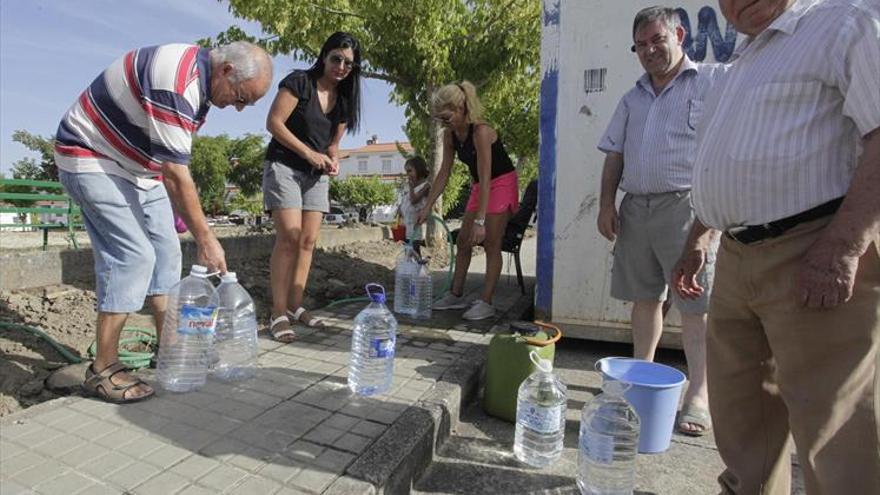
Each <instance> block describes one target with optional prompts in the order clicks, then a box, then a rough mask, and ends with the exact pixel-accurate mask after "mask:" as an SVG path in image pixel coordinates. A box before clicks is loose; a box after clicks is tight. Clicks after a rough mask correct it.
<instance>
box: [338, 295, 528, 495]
mask: <svg viewBox="0 0 880 495" xmlns="http://www.w3.org/2000/svg"><path fill="white" fill-rule="evenodd" d="M530 303H531V296H530V295H528V296H521V297H520V299H519V300H518V301H517V303H516V304H514V305H513V306H512V307H511V310H509V311H508V312H507V313H506V314H505V315H503V316H502V318H500V319H499V320H498V322H497V323H496V324H495V325H494V326H493V327H492V329H491V330H490V331H489V333H495V332H498V331H500V330H501V329H503V328H505V327H506V324H507V323H509V322H510V321H513V320H517V319H519V317H520V314H521V310H522V308H525V307H528V306H529V305H530ZM486 359H487V353H486V349H485V348H484V346H478V345H475V346H473V347H471V348H470V349H467V350H466V351H465V352H463V353H462V354H461V356H460V357H459V358H458V359H457V360H456V361H455V363H453V365H452V366H450V368H449V369H448V370H447V372H446V373H444V374H443V375H441V376H440V378H439V379H438V381H437V383H436V384H435V385H434V386H433V387H432V388H431V389H430V390H429V391H427V392H426V393H425V395H424V396H423V397H422V399H420V400H419V401H418V402H416V403H415V404H414V405H412V406H410V407H409V408H408V409H407V410H406V411H405V412H404V413H403V415H401V417H400V418H398V419H397V421H395V422H394V423H393V424H392V425H391V426H390V427H389V428H388V430H386V431H385V433H384V434H383V435H382V436H380V437H379V438H378V439H377V440H376V441H375V442H373V444H372V445H370V446H369V447H368V448H367V450H365V451H364V452H363V453H362V454H361V455H360V456H359V457H358V458H357V460H355V462H354V463H352V465H350V466H349V467H348V468H347V469H346V471H345V474H344V475H343V476H342V477H340V478H338V479H337V480H336V481H335V482H334V483H333V484H332V485H331V486H330V487H329V488H328V489H327V490H325V491H324V492H323V493H324V494H333V495H337V494H340V495H341V494H351V493H364V494H379V493H382V494H394V495H396V494H408V493H410V491H411V489H412V486H413V485H414V484H415V483H416V481H418V479H419V478H420V477H421V476H422V475H423V474H424V472H425V470H426V469H427V468H428V466H429V465H430V464H431V462H432V461H433V459H434V455H435V453H436V452H437V451H438V450H439V449H440V447H442V445H443V443H444V442H445V441H446V440H447V439H448V438H449V436H450V434H451V432H452V431H453V430H454V429H455V427H456V426H457V425H458V422H459V418H460V416H461V411H462V410H464V408H465V407H467V405H468V404H470V402H471V401H473V400H475V399H476V398H477V393H478V391H479V388H480V382H481V381H482V379H483V375H484V371H485V365H486Z"/></svg>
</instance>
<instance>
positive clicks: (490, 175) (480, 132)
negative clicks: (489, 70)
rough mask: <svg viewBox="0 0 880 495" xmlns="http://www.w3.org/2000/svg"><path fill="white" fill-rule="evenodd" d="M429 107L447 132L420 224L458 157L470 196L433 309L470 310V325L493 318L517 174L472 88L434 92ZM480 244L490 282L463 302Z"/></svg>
mask: <svg viewBox="0 0 880 495" xmlns="http://www.w3.org/2000/svg"><path fill="white" fill-rule="evenodd" d="M431 106H432V110H433V115H434V118H435V119H437V120H439V121H440V122H441V124H442V125H443V126H444V127H445V130H444V133H443V161H442V163H441V164H440V170H439V172H438V173H437V178H436V179H435V180H434V184H433V185H432V186H431V194H430V196H428V203H427V205H426V206H425V207H424V208H423V209H422V211H421V213H420V214H419V223H423V222H424V221H425V220H427V218H428V217H429V216H430V214H431V208H432V207H433V205H434V202H435V201H436V200H437V197H438V196H440V194H442V193H443V190H444V189H445V188H446V183H447V181H448V180H449V173H450V171H451V170H452V163H453V160H454V159H455V157H456V156H457V157H458V159H459V160H460V161H462V162H463V163H464V164H465V165H467V167H468V171H469V172H470V176H471V194H470V198H469V199H468V202H467V206H466V207H465V214H464V219H463V220H462V226H461V231H460V232H459V235H458V239H457V240H456V247H457V253H456V256H455V275H454V277H453V279H452V288H451V289H450V291H449V293H448V294H446V295H445V296H443V298H441V299H440V300H439V301H437V302H436V303H435V304H434V309H438V310H443V309H464V308H468V309H467V311H465V312H464V314H463V315H462V318H464V319H466V320H483V319H486V318H492V317H493V316H495V307H494V306H492V296H493V295H494V294H495V286H496V285H497V283H498V277H499V276H500V275H501V264H502V259H501V240H502V238H503V236H504V230H505V228H506V227H507V221H508V219H510V216H511V215H512V214H513V213H514V212H516V210H517V209H518V208H519V193H518V189H517V176H516V169H515V168H514V166H513V162H512V161H511V160H510V156H509V155H508V154H507V151H506V150H505V149H504V144H503V143H502V142H501V136H499V135H498V133H497V132H496V131H495V129H493V128H492V127H490V126H489V125H488V124H486V123H485V122H484V121H483V119H482V117H483V106H482V104H480V100H479V98H477V92H476V89H475V88H474V85H473V84H471V83H470V82H468V81H462V82H460V83H454V84H447V85H446V86H443V87H442V88H440V89H439V90H437V92H436V93H434V95H433V97H432V101H431ZM480 244H482V245H483V248H484V249H485V251H486V279H485V282H484V284H483V291H482V293H481V294H480V297H479V298H478V299H475V300H474V301H472V302H469V301H467V300H466V299H465V297H464V283H465V278H466V277H467V272H468V267H469V266H470V263H471V254H472V248H473V246H476V245H480Z"/></svg>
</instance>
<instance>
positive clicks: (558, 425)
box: [513, 351, 566, 467]
mask: <svg viewBox="0 0 880 495" xmlns="http://www.w3.org/2000/svg"><path fill="white" fill-rule="evenodd" d="M529 358H530V359H531V360H532V362H533V363H535V365H536V366H537V367H538V369H537V370H536V371H535V372H534V373H532V374H531V375H529V377H528V378H526V379H525V380H523V382H522V384H520V386H519V393H518V395H517V407H516V431H515V434H514V441H513V453H514V454H515V455H516V458H517V459H519V460H520V461H521V462H524V463H526V464H529V465H530V466H535V467H545V466H548V465H550V464H551V463H552V462H554V461H555V460H557V459H559V457H560V456H561V455H562V449H563V440H564V438H565V406H566V387H565V384H564V383H562V382H561V381H560V380H559V378H558V377H557V376H556V375H555V374H554V373H553V363H551V362H550V361H548V360H546V359H541V358H540V357H539V356H538V354H537V353H536V352H535V351H532V352H531V353H530V354H529Z"/></svg>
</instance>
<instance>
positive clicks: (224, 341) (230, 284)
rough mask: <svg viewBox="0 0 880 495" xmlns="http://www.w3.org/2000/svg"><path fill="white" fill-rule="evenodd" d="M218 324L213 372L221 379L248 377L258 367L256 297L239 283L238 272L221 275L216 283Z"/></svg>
mask: <svg viewBox="0 0 880 495" xmlns="http://www.w3.org/2000/svg"><path fill="white" fill-rule="evenodd" d="M217 299H218V301H219V308H218V311H217V328H216V332H215V335H214V349H215V350H216V351H217V355H218V357H219V360H218V361H217V363H216V364H215V365H214V376H215V377H216V378H219V379H221V380H246V379H248V378H251V377H253V376H254V374H255V373H256V370H257V353H258V347H257V314H256V310H255V308H254V301H253V299H251V296H250V295H249V294H248V292H247V290H245V288H244V287H242V286H241V285H240V284H239V283H238V278H237V277H236V275H235V272H228V273H226V274H225V275H223V276H222V277H221V278H220V285H219V286H217Z"/></svg>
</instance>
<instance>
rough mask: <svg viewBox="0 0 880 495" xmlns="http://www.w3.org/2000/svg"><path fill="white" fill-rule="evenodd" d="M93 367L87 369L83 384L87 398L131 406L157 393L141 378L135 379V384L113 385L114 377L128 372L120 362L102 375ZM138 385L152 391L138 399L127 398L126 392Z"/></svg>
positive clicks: (103, 371)
mask: <svg viewBox="0 0 880 495" xmlns="http://www.w3.org/2000/svg"><path fill="white" fill-rule="evenodd" d="M92 366H94V363H92V365H90V366H89V367H88V368H86V381H85V382H83V384H82V389H83V393H84V394H85V395H87V396H91V397H97V398H99V399H101V400H103V401H105V402H110V403H111V404H130V403H132V402H139V401H142V400H144V399H148V398H150V397H152V396H153V394H155V393H156V391H155V390H153V388H152V387H150V385H149V384H148V383H147V382H145V381H143V380H141V379H140V378H135V380H134V381H133V382H127V383H122V384H115V383H113V381H112V380H111V378H112V377H113V376H114V375H116V374H117V373H124V372H127V371H128V370H127V368H126V367H125V365H124V364H122V363H120V362H119V361H117V362H115V363H113V364H111V365H110V366H107V367H106V368H104V369H103V370H102V371H101V372H100V373H97V372H95V370H94V368H93V367H92ZM138 385H146V386H147V387H149V388H150V391H149V392H147V393H145V394H143V395H138V396H136V397H126V396H125V393H126V392H128V391H129V390H131V389H133V388H134V387H137V386H138Z"/></svg>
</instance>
